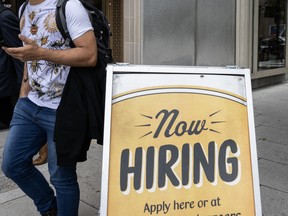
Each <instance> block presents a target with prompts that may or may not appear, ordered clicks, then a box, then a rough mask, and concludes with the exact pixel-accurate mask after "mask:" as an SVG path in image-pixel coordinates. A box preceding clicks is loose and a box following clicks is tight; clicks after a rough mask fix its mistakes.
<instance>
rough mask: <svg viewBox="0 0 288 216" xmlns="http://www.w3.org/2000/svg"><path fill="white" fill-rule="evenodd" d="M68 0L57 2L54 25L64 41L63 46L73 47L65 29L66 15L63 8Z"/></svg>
mask: <svg viewBox="0 0 288 216" xmlns="http://www.w3.org/2000/svg"><path fill="white" fill-rule="evenodd" d="M67 1H69V0H58V2H57V5H56V13H55V17H56V25H57V28H58V29H59V31H60V33H61V35H62V37H63V38H64V39H65V45H66V46H69V45H70V46H74V45H73V43H72V40H71V37H70V34H69V31H68V28H67V22H66V15H65V8H66V3H67Z"/></svg>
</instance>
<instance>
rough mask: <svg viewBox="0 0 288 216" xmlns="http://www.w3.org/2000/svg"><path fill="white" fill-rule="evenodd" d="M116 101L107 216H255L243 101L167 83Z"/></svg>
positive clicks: (125, 94)
mask: <svg viewBox="0 0 288 216" xmlns="http://www.w3.org/2000/svg"><path fill="white" fill-rule="evenodd" d="M113 100H114V103H113V104H112V106H111V126H110V151H109V169H108V170H109V171H108V176H109V178H108V179H109V181H108V182H107V183H106V184H108V189H107V203H108V205H107V206H108V207H107V209H105V211H106V214H107V215H109V216H123V215H129V216H140V215H177V216H178V215H181V216H220V215H222V216H226V215H229V216H230V215H235V216H236V215H237V216H240V215H242V216H243V215H247V216H252V215H256V214H255V212H256V210H255V194H254V190H255V188H254V186H253V173H252V169H253V167H252V161H251V147H250V144H251V143H250V134H249V121H248V110H247V101H246V99H245V98H244V97H242V96H240V95H237V94H234V93H231V92H228V91H226V90H221V89H217V88H210V87H209V88H206V87H203V86H202V87H199V86H198V87H197V86H187V85H177V86H176V85H175V86H173V85H167V86H165V85H164V86H153V87H149V88H139V89H134V90H129V91H126V92H122V93H121V94H118V95H114V97H113ZM102 181H103V179H102ZM102 184H103V182H102Z"/></svg>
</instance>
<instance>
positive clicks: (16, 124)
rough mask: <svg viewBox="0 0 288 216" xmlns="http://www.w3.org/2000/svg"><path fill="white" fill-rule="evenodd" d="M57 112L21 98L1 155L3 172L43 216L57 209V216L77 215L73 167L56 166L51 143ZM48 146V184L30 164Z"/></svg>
mask: <svg viewBox="0 0 288 216" xmlns="http://www.w3.org/2000/svg"><path fill="white" fill-rule="evenodd" d="M55 118H56V110H53V109H49V108H45V107H39V106H37V105H36V104H34V103H33V102H31V101H30V100H29V99H28V98H20V99H19V100H18V102H17V104H16V106H15V109H14V114H13V118H12V121H11V124H10V130H9V134H8V137H7V140H6V144H5V147H4V153H3V162H2V170H3V173H4V174H5V175H6V176H7V177H8V178H11V179H12V180H13V181H14V182H15V183H16V184H17V185H18V186H19V187H20V188H21V189H22V190H23V191H24V192H25V193H26V194H27V195H28V196H29V197H30V198H31V199H32V200H33V201H34V204H35V206H36V207H37V210H38V211H39V212H40V213H41V214H43V213H45V212H47V211H49V210H50V209H51V208H54V207H57V209H58V210H57V215H58V216H77V215H78V208H79V199H80V198H79V197H80V192H79V185H78V182H77V173H76V164H75V166H57V157H56V147H55V143H54V142H53V134H54V124H55ZM46 141H47V143H48V169H49V173H50V182H51V184H52V185H53V186H54V188H55V191H56V195H55V193H54V190H53V188H52V187H51V186H50V185H49V183H48V182H47V180H46V179H45V178H44V176H43V175H42V173H41V172H39V171H38V169H37V168H35V166H34V165H33V164H32V161H33V156H34V155H35V154H37V153H38V151H39V150H40V148H41V146H42V145H43V144H45V142H46Z"/></svg>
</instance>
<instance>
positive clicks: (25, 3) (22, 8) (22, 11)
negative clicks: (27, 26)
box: [19, 0, 28, 19]
mask: <svg viewBox="0 0 288 216" xmlns="http://www.w3.org/2000/svg"><path fill="white" fill-rule="evenodd" d="M27 4H28V0H26V1H25V2H24V3H23V4H22V7H21V11H20V14H19V15H20V16H19V18H20V19H21V17H22V15H23V13H24V11H25V8H26V6H27Z"/></svg>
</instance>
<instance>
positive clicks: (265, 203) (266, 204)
mask: <svg viewBox="0 0 288 216" xmlns="http://www.w3.org/2000/svg"><path fill="white" fill-rule="evenodd" d="M253 101H254V102H253V103H254V115H255V126H256V137H257V149H258V158H259V161H258V162H259V176H260V184H261V187H260V188H261V200H262V211H263V214H264V216H288V205H287V203H288V82H283V83H281V84H277V85H273V86H269V87H265V88H261V89H256V90H253ZM7 132H8V130H4V131H0V163H1V161H2V152H3V145H4V141H5V139H6V136H7ZM101 166H102V146H100V145H97V144H96V142H95V141H93V142H92V143H91V149H90V150H89V152H88V161H86V162H84V163H79V165H78V173H79V183H80V190H81V204H80V212H79V216H92V215H97V212H98V209H99V203H100V188H101V185H100V183H101ZM39 169H40V170H41V171H42V172H43V173H44V175H45V176H46V177H48V171H47V165H42V166H39ZM244 199H245V198H244ZM0 215H1V216H18V215H21V216H38V213H37V212H36V209H35V207H34V205H33V203H32V201H31V200H30V199H29V198H28V197H27V196H25V195H24V194H23V192H22V191H21V190H20V189H18V187H17V186H16V185H15V184H14V183H13V182H11V181H10V180H8V179H7V178H6V177H4V176H3V173H2V172H1V171H0ZM245 216H250V215H245Z"/></svg>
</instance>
